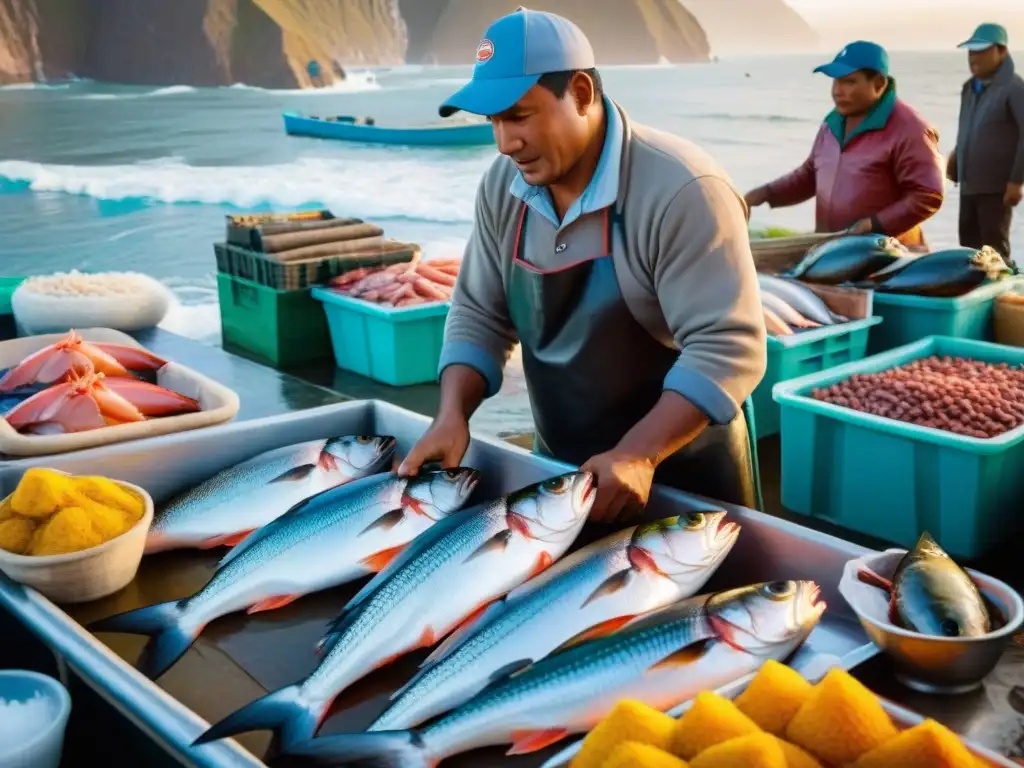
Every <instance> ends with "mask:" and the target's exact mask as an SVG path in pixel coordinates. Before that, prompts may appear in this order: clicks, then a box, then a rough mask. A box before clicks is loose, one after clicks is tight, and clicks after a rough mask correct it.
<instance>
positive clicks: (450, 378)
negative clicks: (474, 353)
mask: <svg viewBox="0 0 1024 768" xmlns="http://www.w3.org/2000/svg"><path fill="white" fill-rule="evenodd" d="M486 391H487V381H486V380H485V379H484V377H483V376H481V375H480V374H479V373H477V372H476V370H475V369H473V368H470V367H469V366H468V365H458V364H455V365H449V366H448V367H447V368H445V369H444V373H442V374H441V402H440V404H439V406H438V410H437V417H438V418H439V419H440V418H447V417H452V416H456V417H459V418H464V419H466V421H469V417H470V416H472V415H473V413H474V412H475V411H476V409H477V408H479V407H480V403H482V402H483V400H484V395H485V394H486Z"/></svg>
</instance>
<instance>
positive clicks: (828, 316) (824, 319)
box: [757, 272, 849, 325]
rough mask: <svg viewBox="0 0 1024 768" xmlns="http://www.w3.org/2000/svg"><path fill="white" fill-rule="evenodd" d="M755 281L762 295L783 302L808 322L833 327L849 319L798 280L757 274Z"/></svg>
mask: <svg viewBox="0 0 1024 768" xmlns="http://www.w3.org/2000/svg"><path fill="white" fill-rule="evenodd" d="M757 280H758V282H759V283H760V285H761V291H762V293H771V294H773V295H775V296H778V297H779V298H780V299H782V300H783V301H785V302H786V303H787V304H789V306H791V307H792V308H793V309H795V310H796V311H797V312H799V313H800V314H801V315H803V316H804V317H806V318H807V319H809V320H813V321H814V322H816V323H821V324H822V325H835V324H836V323H845V322H847V320H848V319H849V318H846V317H843V316H842V315H837V314H836V313H835V312H833V311H832V310H831V309H829V308H828V305H827V304H825V302H824V301H822V300H821V299H820V298H818V295H817V294H816V293H815V292H814V291H812V290H811V289H810V288H808V287H807V286H806V285H801V284H800V281H799V280H787V279H786V278H782V277H775V276H774V275H765V274H762V273H760V272H759V273H758V275H757Z"/></svg>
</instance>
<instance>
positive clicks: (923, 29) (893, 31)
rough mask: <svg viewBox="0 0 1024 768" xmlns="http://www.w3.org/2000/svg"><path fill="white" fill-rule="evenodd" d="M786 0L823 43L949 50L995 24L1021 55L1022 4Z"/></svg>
mask: <svg viewBox="0 0 1024 768" xmlns="http://www.w3.org/2000/svg"><path fill="white" fill-rule="evenodd" d="M786 1H787V2H788V3H789V5H790V6H792V7H793V8H794V9H795V10H797V11H798V12H799V13H800V14H801V15H803V17H804V18H805V19H807V21H808V22H810V24H811V25H812V26H813V27H815V28H816V29H817V30H818V31H819V33H820V34H821V36H822V40H823V43H825V44H826V45H833V46H835V45H842V44H843V43H845V42H848V41H850V40H853V39H858V38H866V39H870V40H874V41H876V42H878V43H881V44H882V45H885V46H887V47H889V48H893V49H949V48H950V47H954V46H956V44H957V43H959V42H961V41H963V40H965V39H966V38H967V37H969V36H970V33H971V31H972V30H973V29H974V27H975V26H977V25H978V24H980V23H982V22H985V21H995V22H998V23H1000V24H1003V25H1004V26H1005V27H1006V28H1007V31H1008V32H1009V34H1010V48H1011V49H1014V48H1016V49H1017V50H1020V51H1024V0H786ZM1016 41H1019V45H1015V42H1016ZM1021 58H1024V55H1022V57H1021Z"/></svg>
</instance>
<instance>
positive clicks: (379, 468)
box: [321, 435, 397, 477]
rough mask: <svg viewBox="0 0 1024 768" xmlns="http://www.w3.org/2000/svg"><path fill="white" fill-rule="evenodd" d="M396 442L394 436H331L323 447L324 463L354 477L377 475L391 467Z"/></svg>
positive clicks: (322, 460) (322, 456)
mask: <svg viewBox="0 0 1024 768" xmlns="http://www.w3.org/2000/svg"><path fill="white" fill-rule="evenodd" d="M396 442H397V441H396V440H395V438H393V437H391V435H344V436H343V437H332V438H331V439H330V440H328V441H327V443H326V445H324V449H323V451H322V453H321V463H322V464H326V465H328V466H329V467H330V468H337V469H340V470H341V471H342V472H344V473H345V474H347V475H351V476H353V477H362V476H364V475H375V474H377V473H378V472H383V471H384V470H386V469H387V468H388V467H389V465H390V462H391V457H392V455H393V454H394V452H395V444H396Z"/></svg>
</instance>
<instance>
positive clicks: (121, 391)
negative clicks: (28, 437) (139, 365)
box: [5, 372, 200, 432]
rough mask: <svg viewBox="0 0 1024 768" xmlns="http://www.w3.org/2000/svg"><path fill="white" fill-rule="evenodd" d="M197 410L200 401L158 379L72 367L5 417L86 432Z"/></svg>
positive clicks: (21, 425) (27, 425) (23, 424)
mask: <svg viewBox="0 0 1024 768" xmlns="http://www.w3.org/2000/svg"><path fill="white" fill-rule="evenodd" d="M198 410H200V405H199V402H198V401H196V400H194V399H193V398H191V397H186V396H185V395H182V394H179V393H177V392H172V391H171V390H169V389H164V388H163V387H160V386H157V385H156V384H150V383H148V382H145V381H138V380H136V379H128V378H117V377H114V378H106V377H105V376H104V374H102V373H87V374H85V375H84V376H79V375H78V374H76V373H74V372H71V373H69V374H68V380H67V381H65V382H64V383H62V384H57V385H55V386H52V387H49V388H48V389H45V390H43V391H42V392H39V393H38V394H35V395H33V396H32V397H30V398H28V399H27V400H25V401H24V402H22V403H20V404H19V405H17V406H15V408H14V409H12V410H11V411H10V412H9V413H8V414H7V415H6V417H5V418H6V419H7V422H8V423H9V424H10V425H11V426H12V427H14V428H15V429H17V430H19V431H40V430H41V431H51V430H53V431H58V432H61V431H62V432H85V431H87V430H90V429H99V428H100V427H108V426H113V425H116V424H125V423H128V422H133V421H144V420H145V419H146V418H148V417H155V416H175V415H178V414H182V413H194V412H195V411H198Z"/></svg>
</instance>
